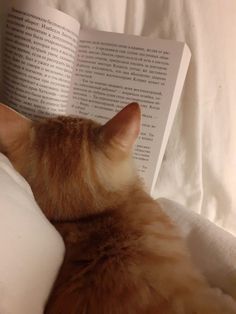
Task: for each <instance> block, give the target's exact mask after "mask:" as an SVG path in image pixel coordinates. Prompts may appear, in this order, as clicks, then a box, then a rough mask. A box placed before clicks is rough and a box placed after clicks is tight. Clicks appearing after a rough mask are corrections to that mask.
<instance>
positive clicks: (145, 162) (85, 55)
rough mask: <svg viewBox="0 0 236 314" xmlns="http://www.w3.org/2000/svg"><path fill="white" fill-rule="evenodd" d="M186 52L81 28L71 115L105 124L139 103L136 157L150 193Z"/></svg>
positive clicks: (168, 43) (167, 43) (177, 46)
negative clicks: (139, 127)
mask: <svg viewBox="0 0 236 314" xmlns="http://www.w3.org/2000/svg"><path fill="white" fill-rule="evenodd" d="M183 50H184V44H183V43H179V42H173V41H165V40H157V39H150V38H144V37H137V36H131V35H123V34H122V35H121V34H115V33H108V32H98V31H86V30H81V31H80V36H79V48H78V60H77V66H76V70H75V75H74V79H73V92H72V98H71V100H70V106H69V107H68V113H73V114H78V115H80V116H82V117H88V118H92V119H95V120H97V121H99V122H101V123H104V122H106V121H107V120H108V119H109V118H111V117H112V116H113V115H115V113H116V112H118V111H119V110H120V109H122V108H123V107H124V106H125V105H126V104H128V103H130V102H134V101H135V102H138V103H139V104H140V105H141V108H142V128H141V133H140V136H139V138H138V141H137V144H136V147H135V150H134V158H135V160H136V163H137V166H138V169H139V172H140V175H141V176H142V177H143V178H144V181H145V183H146V186H147V189H148V190H149V191H151V190H152V187H153V182H154V179H155V177H156V176H157V172H158V170H159V167H160V162H161V160H162V157H163V153H164V150H163V145H162V144H163V138H164V133H165V129H166V126H167V121H168V117H169V113H170V111H171V110H172V111H174V112H175V110H176V105H177V102H178V99H176V101H175V106H173V102H172V97H173V94H174V90H175V86H176V81H177V76H178V72H179V66H180V63H181V59H182V53H183ZM188 61H189V58H188ZM187 63H188V62H187ZM186 70H187V68H186ZM185 74H186V71H185ZM185 74H184V75H183V79H184V77H185ZM182 84H183V80H182ZM178 85H179V88H180V91H181V90H182V85H181V84H178ZM179 94H180V93H179ZM177 98H179V95H178V97H177ZM171 104H172V108H171ZM172 115H173V114H172ZM165 144H166V141H165Z"/></svg>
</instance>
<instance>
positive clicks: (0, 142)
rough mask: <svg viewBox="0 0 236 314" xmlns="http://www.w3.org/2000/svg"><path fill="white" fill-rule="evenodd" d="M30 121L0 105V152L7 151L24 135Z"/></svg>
mask: <svg viewBox="0 0 236 314" xmlns="http://www.w3.org/2000/svg"><path fill="white" fill-rule="evenodd" d="M31 123H32V121H31V120H30V119H28V118H26V117H25V116H23V115H21V114H19V113H18V112H16V111H15V110H13V109H11V108H10V107H8V106H6V105H3V104H0V151H3V152H5V151H7V150H8V148H10V147H11V146H12V145H13V143H14V142H15V141H16V140H17V139H18V138H20V137H21V136H22V134H25V133H26V132H27V131H28V130H29V128H30V126H31Z"/></svg>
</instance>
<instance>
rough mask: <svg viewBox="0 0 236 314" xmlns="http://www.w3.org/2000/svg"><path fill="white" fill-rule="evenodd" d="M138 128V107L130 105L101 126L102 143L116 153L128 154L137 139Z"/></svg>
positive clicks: (139, 122) (139, 115)
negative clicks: (112, 148)
mask: <svg viewBox="0 0 236 314" xmlns="http://www.w3.org/2000/svg"><path fill="white" fill-rule="evenodd" d="M140 126H141V111H140V106H139V105H138V104H137V103H131V104H129V105H127V106H126V107H125V108H123V109H122V110H121V111H120V112H118V113H117V114H116V115H115V116H114V117H113V118H112V119H111V120H109V121H108V122H107V123H106V124H105V125H103V127H102V134H103V138H104V141H105V142H106V143H107V144H110V146H112V147H114V148H115V150H116V151H120V152H123V153H125V154H129V153H131V152H132V148H133V146H134V144H135V142H136V140H137V138H138V135H139V131H140Z"/></svg>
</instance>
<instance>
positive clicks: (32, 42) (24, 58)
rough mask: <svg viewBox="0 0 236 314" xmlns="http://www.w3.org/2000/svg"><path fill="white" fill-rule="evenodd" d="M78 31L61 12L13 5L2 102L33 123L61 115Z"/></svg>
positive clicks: (25, 4)
mask: <svg viewBox="0 0 236 314" xmlns="http://www.w3.org/2000/svg"><path fill="white" fill-rule="evenodd" d="M79 28H80V27H79V23H77V21H76V20H74V19H73V18H71V17H69V16H67V15H66V14H64V13H62V12H60V11H57V10H54V9H51V8H48V7H42V6H38V5H34V4H33V1H14V2H13V4H12V5H11V6H10V8H9V11H8V15H7V21H6V27H5V39H4V55H3V79H2V95H1V101H2V102H4V103H6V104H7V105H9V106H11V107H13V108H14V109H16V110H18V111H20V112H21V113H23V114H25V115H27V116H29V117H32V118H37V117H42V116H50V115H55V114H65V111H66V106H67V103H68V99H69V94H70V86H71V77H72V73H73V67H74V63H75V56H76V53H77V52H76V51H77V44H78V34H79Z"/></svg>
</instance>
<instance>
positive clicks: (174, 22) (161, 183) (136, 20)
mask: <svg viewBox="0 0 236 314" xmlns="http://www.w3.org/2000/svg"><path fill="white" fill-rule="evenodd" d="M5 1H6V0H5ZM38 2H39V3H41V4H47V5H49V6H51V7H55V8H58V9H60V10H62V11H64V12H65V13H68V14H70V15H72V16H74V17H75V18H76V19H78V20H79V21H80V23H81V26H82V27H83V28H85V27H88V28H95V29H98V30H106V31H114V32H124V33H129V34H136V35H144V36H150V37H160V38H166V39H176V40H180V41H185V42H187V44H188V45H189V47H190V49H191V51H192V60H191V64H190V68H189V72H188V75H187V79H186V84H185V88H184V91H183V94H182V98H181V101H180V105H179V109H178V113H177V116H176V119H175V122H174V126H173V129H172V132H171V136H170V139H169V142H168V146H167V150H166V154H165V157H164V160H163V164H162V167H161V171H160V174H159V177H158V180H157V182H156V188H155V197H165V198H168V199H172V200H175V201H177V202H179V203H180V204H182V205H184V206H185V207H187V208H188V210H191V211H195V212H198V213H200V214H201V215H203V216H205V217H207V218H209V219H210V220H211V221H213V222H215V223H216V224H218V225H219V226H221V227H223V228H225V229H227V230H228V231H231V232H232V233H234V234H236V193H235V192H236V191H235V190H236V189H235V188H236V123H235V121H234V120H235V118H236V105H235V103H236V88H235V84H236V62H235V56H236V41H235V35H236V20H235V12H236V2H235V1H234V0H228V1H222V0H208V1H204V0H198V1H193V0H175V1H171V0H146V1H145V0H119V1H116V0H90V1H89V0H41V1H38ZM3 3H4V1H3V0H0V13H1V12H2V11H1V9H2V5H3ZM1 21H2V19H0V27H1Z"/></svg>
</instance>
